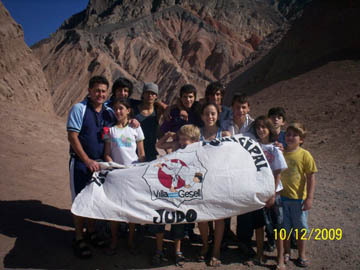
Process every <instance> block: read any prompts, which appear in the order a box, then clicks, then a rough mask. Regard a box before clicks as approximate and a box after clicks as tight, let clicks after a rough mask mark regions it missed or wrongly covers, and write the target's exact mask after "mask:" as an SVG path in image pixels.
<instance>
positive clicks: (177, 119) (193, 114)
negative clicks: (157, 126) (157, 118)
mask: <svg viewBox="0 0 360 270" xmlns="http://www.w3.org/2000/svg"><path fill="white" fill-rule="evenodd" d="M196 92H197V91H196V88H195V87H194V86H193V85H191V84H185V85H184V86H182V87H181V89H180V99H179V101H180V104H179V105H180V106H174V107H173V108H172V109H171V110H170V118H169V119H165V121H164V123H163V124H162V126H161V131H162V133H163V134H165V133H166V132H168V131H171V132H177V131H178V130H179V129H180V128H181V127H182V126H183V125H186V124H193V125H195V126H199V125H200V123H201V119H200V113H199V103H198V102H195V101H196ZM179 107H181V109H179ZM182 112H186V114H183V113H182Z"/></svg>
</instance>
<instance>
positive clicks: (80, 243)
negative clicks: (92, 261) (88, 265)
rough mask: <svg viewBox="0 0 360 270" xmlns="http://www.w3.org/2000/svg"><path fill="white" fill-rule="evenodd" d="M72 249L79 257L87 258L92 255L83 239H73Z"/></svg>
mask: <svg viewBox="0 0 360 270" xmlns="http://www.w3.org/2000/svg"><path fill="white" fill-rule="evenodd" d="M73 249H74V255H75V256H76V257H78V258H80V259H88V258H90V257H91V256H92V252H91V250H90V248H89V247H88V245H87V244H86V242H85V241H84V239H80V240H76V241H75V240H74V243H73Z"/></svg>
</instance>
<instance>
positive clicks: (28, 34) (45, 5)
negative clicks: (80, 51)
mask: <svg viewBox="0 0 360 270" xmlns="http://www.w3.org/2000/svg"><path fill="white" fill-rule="evenodd" d="M1 1H2V3H3V4H4V6H5V7H6V9H7V10H8V11H9V12H10V14H11V16H12V17H13V18H14V20H15V21H16V22H17V23H19V24H21V26H22V28H23V30H24V37H25V42H26V43H27V45H28V46H31V45H33V44H34V43H36V42H38V41H39V40H41V39H44V38H47V37H49V36H50V34H51V33H54V32H55V31H56V30H57V29H58V28H59V27H60V25H61V24H62V23H63V22H64V21H65V20H66V19H68V18H70V17H71V15H73V14H75V13H78V12H80V11H82V10H84V9H85V8H86V6H87V4H88V2H89V0H1Z"/></svg>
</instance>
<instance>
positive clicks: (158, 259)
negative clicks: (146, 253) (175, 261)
mask: <svg viewBox="0 0 360 270" xmlns="http://www.w3.org/2000/svg"><path fill="white" fill-rule="evenodd" d="M167 261H168V259H166V257H165V254H164V252H162V251H160V250H157V251H156V253H155V255H154V256H153V257H152V259H151V264H152V265H154V266H158V265H160V264H161V263H162V262H167Z"/></svg>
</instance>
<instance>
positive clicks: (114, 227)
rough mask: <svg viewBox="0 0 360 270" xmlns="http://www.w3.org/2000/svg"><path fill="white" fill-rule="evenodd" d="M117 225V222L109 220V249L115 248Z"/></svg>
mask: <svg viewBox="0 0 360 270" xmlns="http://www.w3.org/2000/svg"><path fill="white" fill-rule="evenodd" d="M118 227H119V223H118V222H116V221H110V230H111V243H110V249H113V250H115V249H116V248H117V244H118Z"/></svg>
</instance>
